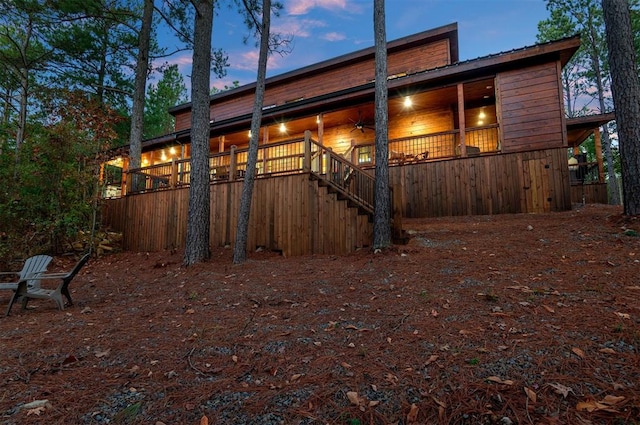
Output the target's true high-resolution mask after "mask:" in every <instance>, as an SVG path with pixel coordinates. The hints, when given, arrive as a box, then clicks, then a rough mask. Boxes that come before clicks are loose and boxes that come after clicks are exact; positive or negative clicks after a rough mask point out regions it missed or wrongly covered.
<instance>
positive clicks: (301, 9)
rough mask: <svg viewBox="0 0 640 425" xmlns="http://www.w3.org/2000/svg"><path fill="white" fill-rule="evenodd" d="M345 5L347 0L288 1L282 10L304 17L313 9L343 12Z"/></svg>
mask: <svg viewBox="0 0 640 425" xmlns="http://www.w3.org/2000/svg"><path fill="white" fill-rule="evenodd" d="M347 3H348V0H288V1H287V2H286V4H285V8H284V9H285V10H286V11H287V13H289V14H290V15H304V14H307V13H309V10H311V9H313V8H315V7H321V8H324V9H327V10H336V9H340V10H345V9H346V8H347Z"/></svg>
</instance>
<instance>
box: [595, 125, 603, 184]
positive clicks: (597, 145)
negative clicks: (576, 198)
mask: <svg viewBox="0 0 640 425" xmlns="http://www.w3.org/2000/svg"><path fill="white" fill-rule="evenodd" d="M593 139H594V142H595V148H596V161H598V183H604V162H603V160H602V139H601V138H600V127H598V128H596V129H595V130H594V131H593Z"/></svg>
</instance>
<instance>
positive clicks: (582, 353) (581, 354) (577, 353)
mask: <svg viewBox="0 0 640 425" xmlns="http://www.w3.org/2000/svg"><path fill="white" fill-rule="evenodd" d="M571 351H573V353H574V354H575V355H576V356H578V357H580V358H581V359H584V351H582V350H581V349H579V348H578V347H573V348H572V349H571Z"/></svg>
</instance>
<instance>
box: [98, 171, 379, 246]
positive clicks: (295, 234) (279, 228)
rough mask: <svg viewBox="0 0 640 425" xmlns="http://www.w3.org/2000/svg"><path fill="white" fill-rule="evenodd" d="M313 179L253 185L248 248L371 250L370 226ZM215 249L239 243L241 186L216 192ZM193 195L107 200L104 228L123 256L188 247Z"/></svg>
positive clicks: (303, 176)
mask: <svg viewBox="0 0 640 425" xmlns="http://www.w3.org/2000/svg"><path fill="white" fill-rule="evenodd" d="M319 181H320V180H318V179H317V178H313V176H312V174H311V173H300V174H291V175H281V176H274V177H273V178H263V179H257V180H256V181H255V188H254V192H253V193H254V195H253V196H254V197H253V201H252V203H251V204H252V209H251V218H250V222H249V232H248V241H247V246H248V247H249V249H256V248H258V247H264V248H266V249H270V250H275V251H281V252H282V253H283V255H287V256H291V255H304V254H347V253H349V252H353V251H354V250H356V249H358V248H362V247H366V246H369V245H370V243H371V236H372V231H373V228H372V223H371V222H370V221H369V216H368V215H367V214H361V213H360V212H359V209H358V207H357V206H352V204H351V203H350V201H349V200H348V199H339V196H338V193H336V192H331V191H330V190H329V188H328V187H322V186H321V185H320V184H319ZM210 190H211V193H210V196H211V198H210V199H211V234H210V241H211V244H212V245H213V246H225V245H231V244H232V242H233V241H234V240H235V236H236V234H235V233H236V223H237V213H238V208H239V202H240V195H241V193H242V182H241V181H235V182H226V183H225V184H212V185H211V186H210ZM188 208H189V190H188V188H176V189H174V190H163V191H156V192H150V193H140V194H136V195H131V196H126V197H123V198H119V199H110V200H106V202H105V204H104V207H103V213H102V221H103V223H104V224H106V225H108V226H110V227H111V228H112V229H114V230H116V231H121V232H123V234H124V237H123V245H124V246H123V248H124V249H126V250H131V251H158V250H163V249H172V248H177V247H183V246H184V244H185V241H186V229H187V213H188Z"/></svg>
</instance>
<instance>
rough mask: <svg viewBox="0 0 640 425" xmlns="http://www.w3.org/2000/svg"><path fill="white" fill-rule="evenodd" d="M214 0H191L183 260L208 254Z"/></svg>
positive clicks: (197, 260) (193, 261)
mask: <svg viewBox="0 0 640 425" xmlns="http://www.w3.org/2000/svg"><path fill="white" fill-rule="evenodd" d="M213 2H214V0H197V1H195V2H194V5H195V9H196V11H195V12H196V13H195V30H194V45H193V66H192V71H191V105H192V109H191V183H190V186H189V213H188V217H187V240H186V247H185V252H184V264H185V265H191V264H194V263H197V262H199V261H202V260H206V259H208V258H209V256H210V249H209V229H210V227H211V222H210V208H211V207H210V205H209V199H210V194H209V133H210V123H209V119H210V115H209V87H210V80H211V33H212V29H213Z"/></svg>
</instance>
